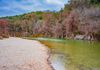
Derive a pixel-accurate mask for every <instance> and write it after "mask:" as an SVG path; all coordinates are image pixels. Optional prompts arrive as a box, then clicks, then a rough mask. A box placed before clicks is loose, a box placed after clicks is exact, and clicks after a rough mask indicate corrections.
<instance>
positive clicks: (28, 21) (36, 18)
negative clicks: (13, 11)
mask: <svg viewBox="0 0 100 70" xmlns="http://www.w3.org/2000/svg"><path fill="white" fill-rule="evenodd" d="M99 12H100V1H99V0H70V1H69V3H68V4H66V5H65V8H64V9H62V10H61V11H59V12H50V11H45V12H41V11H38V12H32V13H28V14H24V15H20V16H13V17H6V18H4V19H7V20H9V34H10V35H11V36H36V35H38V36H43V37H53V38H75V36H77V35H84V39H85V38H86V37H90V38H89V39H91V40H94V39H95V40H97V39H98V40H100V13H99Z"/></svg>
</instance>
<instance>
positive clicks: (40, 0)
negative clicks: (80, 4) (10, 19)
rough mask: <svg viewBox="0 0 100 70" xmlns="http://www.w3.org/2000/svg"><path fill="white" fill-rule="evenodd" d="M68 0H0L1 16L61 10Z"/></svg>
mask: <svg viewBox="0 0 100 70" xmlns="http://www.w3.org/2000/svg"><path fill="white" fill-rule="evenodd" d="M66 3H68V0H0V17H5V16H14V15H20V14H24V13H28V12H32V11H45V10H50V11H59V10H60V9H61V8H63V7H64V4H66Z"/></svg>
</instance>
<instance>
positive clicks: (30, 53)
mask: <svg viewBox="0 0 100 70" xmlns="http://www.w3.org/2000/svg"><path fill="white" fill-rule="evenodd" d="M48 58H49V54H48V48H46V47H45V46H44V45H42V44H41V43H40V42H38V41H34V40H26V39H21V38H13V37H10V38H8V39H4V40H0V70H53V69H52V67H51V65H50V63H49V62H48Z"/></svg>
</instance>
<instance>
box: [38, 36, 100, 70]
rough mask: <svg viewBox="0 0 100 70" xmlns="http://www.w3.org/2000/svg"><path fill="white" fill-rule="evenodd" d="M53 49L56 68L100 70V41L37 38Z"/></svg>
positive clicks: (53, 60)
mask: <svg viewBox="0 0 100 70" xmlns="http://www.w3.org/2000/svg"><path fill="white" fill-rule="evenodd" d="M36 40H38V41H40V42H41V43H43V44H45V45H46V46H48V47H49V49H50V50H51V58H50V61H51V64H52V66H53V67H54V68H55V70H100V42H91V41H83V40H63V39H49V38H36Z"/></svg>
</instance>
